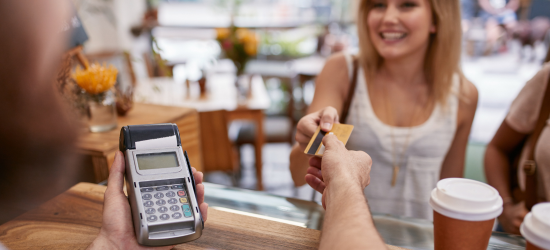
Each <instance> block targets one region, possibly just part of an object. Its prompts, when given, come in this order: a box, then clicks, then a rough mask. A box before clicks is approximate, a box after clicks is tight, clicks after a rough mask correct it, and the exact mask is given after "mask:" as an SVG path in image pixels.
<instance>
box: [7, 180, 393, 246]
mask: <svg viewBox="0 0 550 250" xmlns="http://www.w3.org/2000/svg"><path fill="white" fill-rule="evenodd" d="M105 189H106V187H105V186H100V185H97V184H91V183H79V184H77V185H75V186H74V187H72V188H71V189H69V190H68V191H66V192H64V193H62V194H60V195H59V196H57V197H55V198H54V199H52V200H50V201H48V202H46V203H44V204H42V205H41V206H40V207H38V208H36V209H34V210H31V211H29V212H27V213H25V214H23V215H21V216H19V217H17V218H15V219H13V220H11V221H9V222H7V223H5V224H3V225H0V242H2V243H3V244H4V245H5V246H6V247H8V248H9V249H11V250H16V249H84V248H86V247H87V246H88V245H89V244H90V243H91V242H92V241H93V240H94V238H95V237H96V235H97V234H98V233H99V229H100V227H101V223H102V216H101V214H102V210H103V194H104V192H105ZM207 192H208V191H207ZM319 238H320V231H318V230H314V229H309V228H302V227H298V226H294V225H289V224H286V223H280V222H276V221H273V220H265V219H261V218H255V217H252V216H247V215H242V214H237V213H233V212H227V211H223V210H220V209H215V208H210V209H209V210H208V220H207V221H206V223H205V230H204V231H203V235H202V237H201V238H199V239H198V240H195V241H192V242H189V243H186V244H182V245H178V246H176V247H175V249H316V248H317V247H318V242H319ZM389 248H390V249H392V250H394V249H395V250H398V249H402V248H398V247H394V246H389Z"/></svg>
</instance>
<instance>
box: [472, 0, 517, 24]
mask: <svg viewBox="0 0 550 250" xmlns="http://www.w3.org/2000/svg"><path fill="white" fill-rule="evenodd" d="M519 5H520V0H479V6H480V7H481V13H480V16H481V17H482V18H483V19H484V20H488V19H494V20H495V21H496V22H497V23H498V25H503V26H505V27H506V29H509V30H511V29H512V28H514V25H515V24H516V23H517V15H516V11H517V10H518V8H519Z"/></svg>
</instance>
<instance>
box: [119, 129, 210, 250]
mask: <svg viewBox="0 0 550 250" xmlns="http://www.w3.org/2000/svg"><path fill="white" fill-rule="evenodd" d="M119 148H120V151H122V153H123V154H124V159H125V160H126V188H127V191H128V199H129V201H130V207H131V209H132V220H133V222H134V229H135V234H136V238H137V241H138V243H139V244H141V245H145V246H165V245H174V244H180V243H184V242H187V241H192V240H196V239H198V238H199V237H201V235H202V229H203V228H204V222H203V220H202V216H201V213H200V210H199V204H198V203H197V197H196V194H195V180H194V178H193V173H192V171H191V165H190V164H189V158H188V157H187V151H186V152H185V153H184V152H183V150H182V148H181V140H180V133H179V130H178V127H177V126H176V125H175V124H170V123H164V124H149V125H129V126H124V127H122V129H121V130H120V141H119Z"/></svg>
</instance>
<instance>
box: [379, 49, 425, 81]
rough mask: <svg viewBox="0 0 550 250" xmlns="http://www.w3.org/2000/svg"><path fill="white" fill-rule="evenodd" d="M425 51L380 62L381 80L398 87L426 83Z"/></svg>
mask: <svg viewBox="0 0 550 250" xmlns="http://www.w3.org/2000/svg"><path fill="white" fill-rule="evenodd" d="M425 54H426V53H425V51H419V52H418V53H415V54H413V55H410V56H406V57H402V58H398V59H392V60H386V59H384V61H383V62H382V65H381V66H380V69H379V72H380V73H381V74H382V76H383V78H386V79H387V80H389V81H392V82H393V83H396V84H399V85H409V84H413V85H416V84H420V83H426V78H425V75H424V60H425Z"/></svg>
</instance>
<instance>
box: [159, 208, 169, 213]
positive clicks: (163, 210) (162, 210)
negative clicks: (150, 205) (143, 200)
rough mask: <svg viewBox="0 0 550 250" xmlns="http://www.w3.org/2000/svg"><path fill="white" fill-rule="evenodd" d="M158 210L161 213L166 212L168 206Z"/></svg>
mask: <svg viewBox="0 0 550 250" xmlns="http://www.w3.org/2000/svg"><path fill="white" fill-rule="evenodd" d="M158 211H159V212H161V213H166V212H167V211H168V208H166V207H159V209H158Z"/></svg>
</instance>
